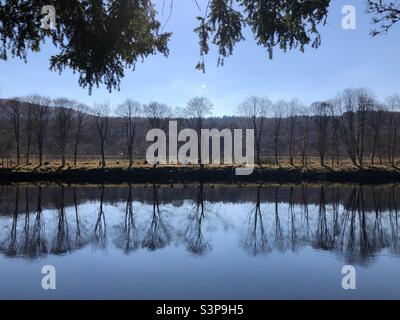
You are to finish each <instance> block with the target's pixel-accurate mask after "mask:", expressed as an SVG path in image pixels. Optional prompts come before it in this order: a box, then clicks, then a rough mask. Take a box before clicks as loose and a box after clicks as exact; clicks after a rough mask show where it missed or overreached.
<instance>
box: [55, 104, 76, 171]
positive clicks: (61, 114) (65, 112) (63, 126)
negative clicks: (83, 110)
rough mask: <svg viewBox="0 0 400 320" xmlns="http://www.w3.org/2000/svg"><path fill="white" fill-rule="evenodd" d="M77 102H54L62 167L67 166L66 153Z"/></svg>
mask: <svg viewBox="0 0 400 320" xmlns="http://www.w3.org/2000/svg"><path fill="white" fill-rule="evenodd" d="M74 105H75V101H73V100H70V99H67V98H58V99H56V100H54V106H55V107H56V109H55V113H56V117H55V125H56V127H57V130H56V133H57V142H58V144H59V148H60V153H61V167H64V166H65V151H66V147H67V143H68V139H69V136H70V133H71V128H72V121H73V114H74V110H73V107H74Z"/></svg>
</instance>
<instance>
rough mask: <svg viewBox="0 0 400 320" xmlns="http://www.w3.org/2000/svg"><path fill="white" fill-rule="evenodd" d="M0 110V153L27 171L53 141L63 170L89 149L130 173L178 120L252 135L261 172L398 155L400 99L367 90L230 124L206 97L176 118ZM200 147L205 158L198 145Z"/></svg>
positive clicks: (249, 106)
mask: <svg viewBox="0 0 400 320" xmlns="http://www.w3.org/2000/svg"><path fill="white" fill-rule="evenodd" d="M0 103H1V104H0V107H2V109H1V112H0V131H1V132H2V134H1V136H2V138H0V153H2V152H3V150H4V149H5V146H11V149H12V150H13V151H12V154H13V158H14V159H15V160H16V165H17V166H19V165H22V164H23V162H25V164H29V163H30V158H31V157H32V154H35V155H37V158H38V162H39V166H42V165H43V163H44V160H43V155H44V154H45V153H44V152H45V149H46V146H45V144H46V141H48V140H49V139H48V138H49V136H51V138H52V141H53V145H51V147H52V150H56V152H57V153H56V154H57V155H58V156H60V159H61V166H62V167H64V166H65V165H66V156H67V155H68V156H72V157H73V164H74V165H76V164H77V161H78V155H79V154H80V153H84V154H86V153H87V152H86V151H87V150H85V149H87V148H89V147H90V148H91V150H92V149H94V150H96V151H95V152H96V153H97V154H100V155H101V160H100V162H99V164H100V165H101V166H102V167H104V166H106V152H107V150H109V148H110V145H116V144H118V146H120V147H119V148H120V149H119V153H116V154H124V155H125V158H126V159H128V161H129V168H131V167H132V166H133V164H134V158H135V154H136V155H137V154H139V155H141V157H142V158H143V157H144V154H145V151H144V150H145V146H144V143H141V144H140V143H138V140H139V138H138V136H140V137H141V138H142V137H143V132H144V131H146V129H151V128H163V129H165V128H166V124H167V121H168V120H169V119H171V118H174V119H178V120H179V123H180V126H181V127H191V128H193V129H195V130H196V131H197V132H198V134H199V135H200V130H201V129H202V128H210V127H213V128H218V129H221V128H220V127H223V126H225V128H231V129H232V128H251V129H254V133H255V156H256V159H255V160H256V162H257V163H258V164H259V165H261V164H262V163H263V162H264V160H265V158H266V156H272V158H273V162H274V163H275V164H276V165H281V162H282V161H281V160H280V159H281V158H282V157H287V158H288V162H289V163H290V164H291V165H295V164H296V159H297V158H300V163H301V165H302V166H307V165H308V164H309V158H310V157H311V156H312V157H318V159H319V163H320V165H321V166H325V165H327V164H328V161H330V163H331V164H332V165H335V164H336V165H339V164H340V159H342V158H346V159H349V160H350V161H351V162H352V164H353V165H355V166H358V167H363V166H364V163H365V161H366V159H367V158H369V159H370V162H371V163H372V164H375V163H380V164H383V163H384V161H386V162H388V163H390V164H391V165H395V163H396V157H397V156H398V155H399V151H400V149H399V142H398V141H399V134H400V132H399V130H398V126H399V124H400V113H399V111H400V96H398V95H394V96H391V97H389V98H387V99H386V100H385V102H380V101H378V99H376V97H375V96H374V94H373V93H372V92H371V91H370V90H368V89H365V88H355V89H352V88H350V89H346V90H344V91H343V92H342V93H340V94H338V95H337V96H336V97H335V98H333V99H330V100H327V101H320V102H315V103H313V104H312V105H311V106H305V105H303V104H302V103H301V102H300V101H298V100H292V101H285V100H279V101H277V102H272V101H271V100H270V99H268V98H264V97H254V96H253V97H249V98H246V99H245V100H244V101H243V102H242V103H241V104H240V106H239V107H238V112H239V114H240V116H234V117H230V118H229V119H228V118H227V117H224V118H211V117H210V116H211V115H212V110H213V104H212V103H211V101H210V100H208V99H207V98H205V97H195V98H193V99H191V100H190V101H188V102H187V104H186V107H185V108H182V109H180V108H176V109H175V110H173V109H172V108H171V107H169V106H167V105H166V104H163V103H159V102H151V103H148V104H144V105H142V104H141V103H139V102H137V101H134V100H132V99H128V100H126V101H124V102H123V103H121V104H120V105H118V106H116V108H112V107H111V105H110V103H109V102H104V103H97V104H95V105H94V106H93V107H91V108H90V107H88V106H86V105H84V104H82V103H79V102H77V101H75V100H72V99H68V98H57V99H50V98H47V97H43V96H39V95H31V96H28V97H18V98H13V99H8V100H2V101H0ZM50 129H51V130H50ZM83 137H86V142H85V144H84V145H83V144H82V139H83ZM142 140H143V139H142ZM47 144H49V143H48V142H47ZM92 145H94V147H92ZM48 147H50V146H48ZM198 147H199V154H200V140H199V145H198ZM221 147H222V145H221ZM9 149H10V148H9ZM114 150H116V149H114ZM271 153H272V155H271ZM23 156H24V161H23V160H22V158H23Z"/></svg>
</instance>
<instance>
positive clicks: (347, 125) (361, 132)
mask: <svg viewBox="0 0 400 320" xmlns="http://www.w3.org/2000/svg"><path fill="white" fill-rule="evenodd" d="M340 99H341V103H340V106H341V109H342V117H341V129H342V138H343V141H344V144H345V146H346V150H347V153H348V155H349V157H350V159H351V161H352V162H353V164H354V165H356V166H359V167H363V159H364V149H365V148H364V147H365V129H366V115H367V113H368V111H370V110H371V109H372V106H373V105H374V103H375V100H374V96H373V94H372V93H371V92H370V91H369V90H368V89H364V88H358V89H346V90H345V91H344V92H343V93H342V95H341V98H340Z"/></svg>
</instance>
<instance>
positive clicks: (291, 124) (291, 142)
mask: <svg viewBox="0 0 400 320" xmlns="http://www.w3.org/2000/svg"><path fill="white" fill-rule="evenodd" d="M303 108H304V106H302V105H301V104H300V102H299V101H297V100H292V101H291V102H290V103H289V104H288V110H287V133H288V146H289V163H290V165H292V166H293V165H294V152H295V150H294V148H295V140H296V123H297V113H298V112H299V110H301V109H303Z"/></svg>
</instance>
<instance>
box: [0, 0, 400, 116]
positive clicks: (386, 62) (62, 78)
mask: <svg viewBox="0 0 400 320" xmlns="http://www.w3.org/2000/svg"><path fill="white" fill-rule="evenodd" d="M161 2H162V0H157V1H156V3H161ZM167 2H168V1H167ZM199 2H200V4H201V3H204V2H205V1H204V0H199ZM344 5H353V6H355V7H356V9H357V29H356V30H344V29H342V27H341V20H342V17H343V15H342V13H341V9H342V7H343V6H344ZM329 11H330V12H329V17H328V23H327V25H326V26H325V27H322V28H320V30H321V34H322V45H321V46H320V47H319V48H318V49H317V50H316V49H313V48H311V47H307V48H306V52H305V53H301V52H299V51H290V52H287V53H283V52H281V51H279V50H278V49H277V50H276V51H275V55H274V59H273V60H270V59H269V58H268V55H267V52H266V49H265V48H262V47H259V46H257V45H256V43H255V41H254V39H253V37H252V35H251V33H250V32H248V30H246V31H245V36H246V41H244V42H242V43H240V44H239V45H237V47H236V48H235V51H234V54H233V56H231V57H230V58H228V59H227V60H226V61H225V66H223V67H219V68H217V65H216V62H217V55H216V51H217V49H216V48H215V47H211V51H212V52H211V54H210V55H209V56H208V57H207V58H206V73H205V74H203V73H201V72H200V71H198V70H196V69H195V65H196V63H197V62H198V57H199V47H198V38H197V35H196V34H195V33H194V32H193V29H194V28H195V27H196V24H197V20H196V19H195V17H196V16H197V15H202V12H200V11H199V10H198V8H197V7H196V5H195V3H194V2H193V1H192V0H179V1H175V4H174V9H173V13H172V17H171V18H170V20H169V21H168V23H167V25H166V26H165V27H164V31H172V32H173V36H172V38H171V41H170V44H169V48H170V56H169V57H168V58H164V57H162V56H161V55H158V56H153V57H150V58H148V59H146V60H145V61H144V63H141V62H140V63H138V64H137V66H136V70H135V71H132V70H126V72H125V78H124V79H122V82H121V90H120V91H113V92H112V93H111V94H109V93H108V91H107V89H106V88H105V87H104V86H102V87H100V88H99V89H94V90H93V93H92V95H91V96H90V95H89V94H88V91H87V89H82V88H80V87H79V85H78V76H77V75H74V74H73V73H72V72H70V71H69V70H68V71H64V72H63V73H62V74H61V75H59V74H58V73H55V72H51V71H49V70H48V68H49V57H50V56H51V54H52V53H53V52H55V51H54V48H53V47H52V46H51V45H50V44H46V45H44V46H43V48H42V51H41V52H40V53H30V54H29V56H28V63H27V64H25V63H24V62H23V61H21V60H18V59H9V60H8V61H6V62H4V61H0V97H2V98H4V97H11V96H16V95H27V94H31V93H39V94H43V95H48V96H51V97H58V96H67V97H70V98H74V99H77V100H80V101H82V102H85V103H87V104H93V103H94V102H101V101H103V100H105V99H107V100H109V101H110V102H111V103H112V104H114V105H116V104H118V103H120V102H122V101H123V100H125V99H126V98H133V99H135V100H138V101H141V102H143V103H146V102H149V101H153V100H156V101H161V102H165V103H167V104H169V105H170V106H171V107H177V106H180V107H183V106H185V103H186V102H187V101H188V100H189V99H190V98H191V97H193V96H196V95H204V96H207V97H208V98H209V99H210V100H211V101H212V102H213V103H214V115H223V114H235V112H236V108H237V106H238V105H239V104H240V102H241V101H242V100H243V99H244V98H245V97H246V96H249V95H259V96H266V97H269V98H271V99H272V100H277V99H281V98H284V99H292V98H298V99H300V100H301V101H302V102H303V103H305V104H310V103H312V102H313V101H317V100H323V99H328V98H330V97H333V96H335V95H336V94H337V93H338V92H339V91H341V90H342V89H344V88H346V87H358V86H365V87H369V88H371V89H372V90H373V91H374V92H375V93H376V95H377V97H378V98H379V99H384V98H385V97H386V96H389V95H392V94H395V93H400V86H399V75H400V63H399V61H400V59H399V57H400V45H399V39H400V37H399V36H400V25H397V26H395V27H394V28H393V29H392V30H391V32H390V33H389V34H388V35H386V36H381V37H375V38H373V37H371V36H370V35H369V30H370V28H371V25H370V18H371V17H369V16H367V15H366V14H365V12H364V11H365V1H364V0H356V1H354V0H353V1H351V0H333V1H332V4H331V7H330V10H329ZM159 15H160V19H161V21H166V19H167V16H168V8H165V12H164V15H162V14H161V7H159Z"/></svg>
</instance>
